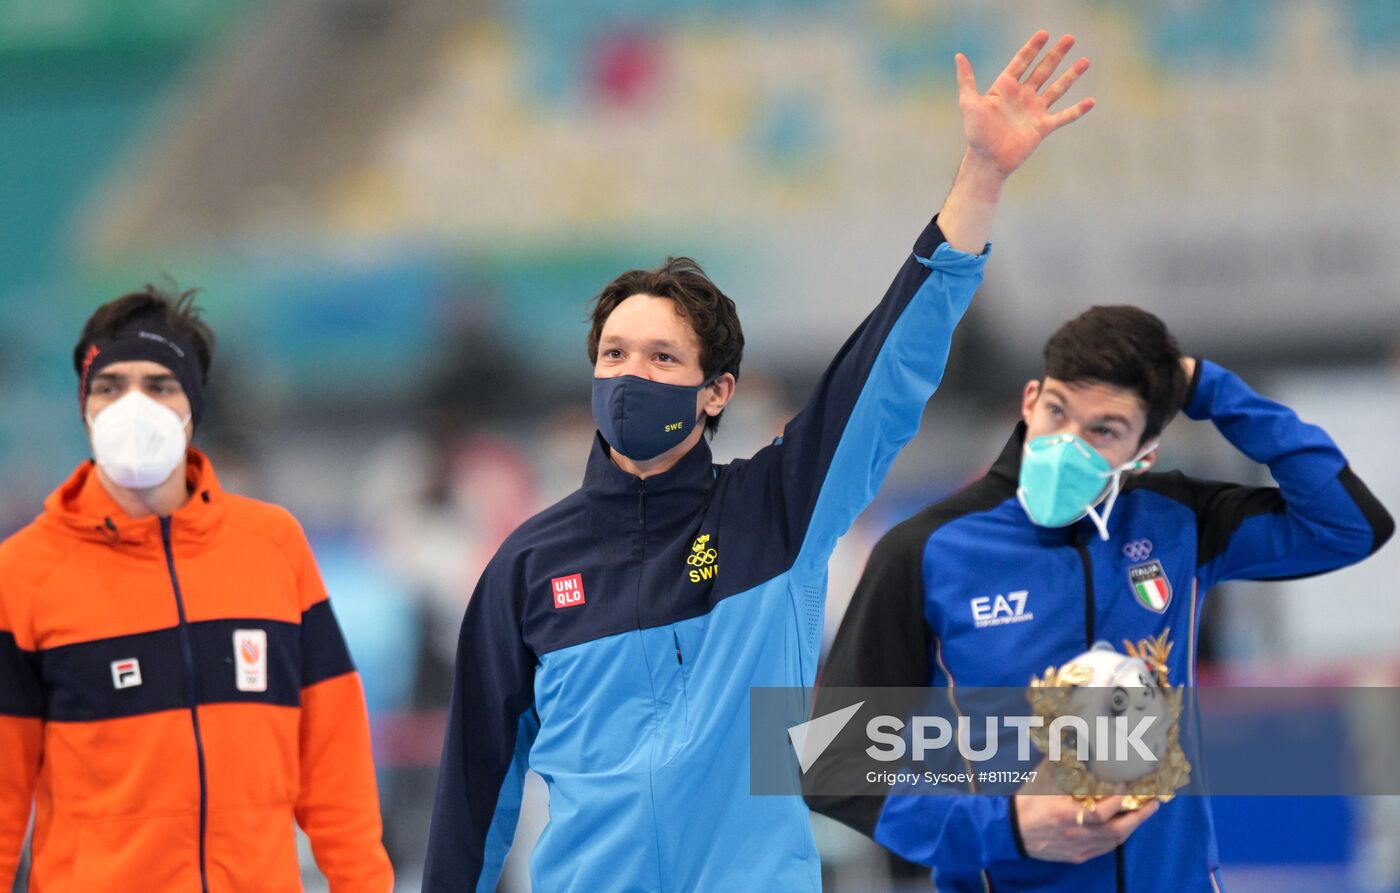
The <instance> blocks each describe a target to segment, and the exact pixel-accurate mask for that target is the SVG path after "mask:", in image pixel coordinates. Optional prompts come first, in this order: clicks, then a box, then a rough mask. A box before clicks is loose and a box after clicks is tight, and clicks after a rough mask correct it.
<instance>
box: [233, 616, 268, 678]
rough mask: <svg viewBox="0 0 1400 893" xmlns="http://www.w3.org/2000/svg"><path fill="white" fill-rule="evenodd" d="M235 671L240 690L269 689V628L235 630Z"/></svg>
mask: <svg viewBox="0 0 1400 893" xmlns="http://www.w3.org/2000/svg"><path fill="white" fill-rule="evenodd" d="M233 672H234V683H235V684H236V685H237V687H238V690H239V691H267V630H262V629H236V630H234V631H233Z"/></svg>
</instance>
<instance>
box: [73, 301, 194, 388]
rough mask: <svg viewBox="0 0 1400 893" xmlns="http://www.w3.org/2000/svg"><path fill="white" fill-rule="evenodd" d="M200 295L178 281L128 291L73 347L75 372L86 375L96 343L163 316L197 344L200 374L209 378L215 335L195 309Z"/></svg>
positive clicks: (92, 320) (99, 313) (96, 316)
mask: <svg viewBox="0 0 1400 893" xmlns="http://www.w3.org/2000/svg"><path fill="white" fill-rule="evenodd" d="M198 293H199V289H197V288H192V289H189V290H188V291H181V290H180V287H179V286H178V285H176V284H175V283H174V282H167V283H166V284H165V286H164V287H161V286H156V285H150V284H147V285H146V286H145V287H144V288H142V289H141V290H139V291H133V292H127V293H126V294H124V295H122V296H121V297H119V298H113V299H112V300H110V301H108V302H107V303H105V304H103V305H102V306H101V307H98V308H97V310H95V311H94V312H93V314H92V316H90V317H88V321H87V323H86V324H85V325H84V326H83V333H82V334H81V335H79V336H78V343H77V344H76V345H74V347H73V370H74V371H75V372H77V373H79V374H80V375H81V374H82V371H83V357H84V356H85V355H86V354H87V349H88V346H89V345H90V344H92V343H93V342H94V341H97V340H98V339H100V338H110V337H112V336H113V335H115V334H117V333H118V332H120V331H121V330H122V329H125V328H126V327H127V325H129V324H130V323H131V322H132V321H133V320H136V319H138V318H140V317H143V316H159V317H161V318H163V319H164V321H165V324H166V325H167V326H169V327H170V329H171V331H173V332H175V333H176V334H178V335H180V336H181V337H184V338H188V339H189V340H190V342H191V343H193V344H194V350H195V354H196V356H197V357H198V358H199V371H200V372H201V373H202V375H203V376H204V377H205V378H208V377H209V363H210V361H212V360H213V358H214V333H213V332H212V331H211V330H210V328H209V325H208V324H207V323H206V322H205V321H204V319H203V311H202V310H201V309H200V308H199V307H196V306H195V303H194V299H195V295H197V294H198Z"/></svg>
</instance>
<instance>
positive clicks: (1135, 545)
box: [1123, 540, 1152, 561]
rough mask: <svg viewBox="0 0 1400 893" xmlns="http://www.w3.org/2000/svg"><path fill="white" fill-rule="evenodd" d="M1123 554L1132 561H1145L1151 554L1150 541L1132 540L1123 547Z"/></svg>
mask: <svg viewBox="0 0 1400 893" xmlns="http://www.w3.org/2000/svg"><path fill="white" fill-rule="evenodd" d="M1123 554H1124V555H1126V556H1127V557H1128V558H1129V559H1130V560H1132V561H1146V560H1147V557H1148V556H1149V555H1151V554H1152V540H1133V541H1132V542H1131V543H1128V544H1127V545H1125V546H1123Z"/></svg>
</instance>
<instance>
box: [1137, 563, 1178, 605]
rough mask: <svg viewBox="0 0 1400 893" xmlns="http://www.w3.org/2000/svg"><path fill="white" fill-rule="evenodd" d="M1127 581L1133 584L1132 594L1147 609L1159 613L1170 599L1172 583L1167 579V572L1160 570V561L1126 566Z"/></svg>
mask: <svg viewBox="0 0 1400 893" xmlns="http://www.w3.org/2000/svg"><path fill="white" fill-rule="evenodd" d="M1128 582H1129V583H1131V584H1132V586H1133V595H1135V596H1137V600H1138V601H1139V602H1140V603H1141V604H1142V606H1143V607H1144V608H1147V609H1148V610H1149V611H1156V612H1157V613H1158V614H1160V613H1162V612H1163V611H1165V610H1166V609H1167V605H1168V604H1169V603H1170V602H1171V600H1172V584H1171V582H1170V581H1169V580H1167V572H1166V571H1164V570H1162V562H1160V561H1149V562H1147V563H1145V564H1135V565H1133V566H1132V567H1130V568H1128Z"/></svg>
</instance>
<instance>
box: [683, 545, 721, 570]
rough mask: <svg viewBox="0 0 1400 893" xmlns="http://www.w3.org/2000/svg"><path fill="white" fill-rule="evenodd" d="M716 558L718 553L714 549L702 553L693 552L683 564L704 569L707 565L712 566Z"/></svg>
mask: <svg viewBox="0 0 1400 893" xmlns="http://www.w3.org/2000/svg"><path fill="white" fill-rule="evenodd" d="M718 557H719V553H718V552H716V551H715V550H714V549H706V550H705V551H703V552H694V553H692V554H691V555H689V556H687V557H686V559H685V563H686V564H688V565H690V566H691V567H704V566H705V565H707V564H714V563H715V559H716V558H718Z"/></svg>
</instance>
